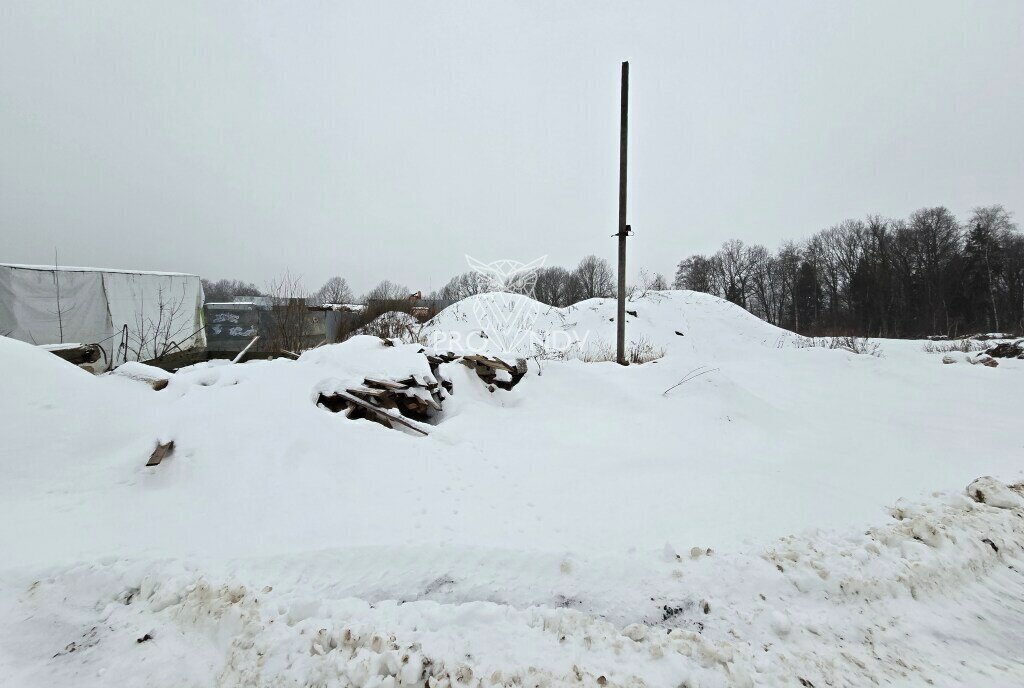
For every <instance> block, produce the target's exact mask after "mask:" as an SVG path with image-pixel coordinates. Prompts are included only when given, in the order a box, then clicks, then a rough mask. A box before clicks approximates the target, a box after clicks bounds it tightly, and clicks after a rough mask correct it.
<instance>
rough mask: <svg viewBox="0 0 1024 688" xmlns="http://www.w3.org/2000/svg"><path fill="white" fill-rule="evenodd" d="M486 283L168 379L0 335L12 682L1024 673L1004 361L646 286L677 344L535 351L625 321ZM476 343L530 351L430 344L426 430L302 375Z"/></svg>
mask: <svg viewBox="0 0 1024 688" xmlns="http://www.w3.org/2000/svg"><path fill="white" fill-rule="evenodd" d="M521 299H522V297H519V299H517V301H518V302H519V303H520V304H521V305H524V306H531V304H533V303H535V302H529V301H528V300H521ZM507 305H508V302H506V306H507ZM513 306H514V304H513ZM484 307H487V304H479V303H476V302H475V301H474V300H473V299H469V300H466V301H463V302H461V303H459V304H456V305H455V306H453V307H452V308H449V309H446V310H445V311H444V312H442V313H441V314H439V315H438V316H437V318H435V319H434V320H432V321H431V322H430V323H429V324H428V327H427V328H425V333H424V334H426V335H429V336H431V337H434V341H433V343H431V342H430V341H426V340H425V341H424V342H421V343H410V344H401V343H392V344H393V345H392V346H386V345H385V344H384V343H383V342H382V341H381V340H380V339H379V338H376V337H369V336H357V337H354V338H352V339H350V340H348V341H346V342H344V343H342V344H337V345H330V346H324V347H320V348H318V349H315V350H312V351H309V352H306V353H305V354H303V355H302V356H301V357H300V358H299V359H298V360H288V359H277V360H273V361H251V362H247V363H244V364H230V363H228V362H226V361H212V362H209V363H205V364H200V365H196V366H192V367H189V368H186V369H183V370H181V371H179V372H177V373H175V374H172V375H167V376H165V378H162V379H161V380H160V381H161V382H166V386H165V387H163V388H162V389H159V390H156V389H155V388H154V386H151V385H150V384H141V383H140V382H139V379H148V378H149V377H150V373H151V372H152V371H147V370H144V369H142V368H140V367H138V366H131V367H129V368H128V369H127V370H126V371H123V373H125V374H113V375H105V376H100V377H93V376H90V375H88V374H86V373H84V372H83V371H81V370H78V369H77V368H75V367H74V366H72V365H70V364H68V363H66V362H64V361H61V360H59V359H58V358H57V357H56V356H53V355H52V354H49V353H47V352H45V351H42V350H40V349H38V348H36V347H31V346H28V345H24V344H21V343H18V342H12V341H11V340H7V339H3V338H0V379H3V380H4V381H5V389H4V391H5V394H3V395H0V399H2V401H0V436H2V437H3V438H4V442H5V450H6V451H5V452H4V457H3V458H2V459H0V551H2V552H4V565H0V618H2V619H3V620H4V621H5V622H6V623H4V624H0V676H2V677H4V679H5V681H6V682H8V683H11V684H12V685H18V686H49V685H76V686H86V687H88V686H101V685H110V684H112V683H122V684H127V685H141V684H145V685H154V686H160V685H167V686H180V685H211V684H213V685H226V686H229V685H239V686H241V685H246V686H248V685H307V684H312V685H339V686H345V685H353V686H356V685H423V684H424V682H426V683H427V684H428V685H432V686H437V685H447V686H450V687H451V688H454V687H455V686H460V685H492V684H497V685H501V684H502V683H504V684H511V685H562V684H569V685H583V686H587V685H602V686H608V685H612V686H615V685H628V686H637V685H647V686H663V685H664V686H678V685H681V684H686V685H690V686H697V685H702V686H707V685H710V686H715V685H801V684H802V685H816V686H822V685H830V684H832V685H868V684H871V683H872V682H877V683H878V684H882V685H926V684H928V683H929V682H930V683H932V684H933V685H940V686H941V685H950V686H952V685H964V684H972V683H975V684H976V683H978V681H983V682H985V683H986V684H988V685H1021V683H1022V681H1024V676H1022V665H1021V664H1020V662H1019V629H1020V628H1021V626H1022V624H1024V606H1022V605H1021V604H1020V603H1019V600H1021V599H1024V590H1022V588H1024V579H1022V578H1021V576H1020V575H1019V573H1018V571H1019V570H1020V566H1021V564H1022V563H1024V562H1021V558H1022V547H1024V542H1022V539H1024V510H1022V509H1021V508H1020V505H1019V499H1020V497H1019V488H1017V487H1010V486H1009V485H1011V484H1015V483H1019V482H1020V481H1021V476H1022V475H1024V473H1022V468H1024V467H1022V465H1021V462H1020V458H1019V457H1020V428H1019V421H1020V419H1019V394H1020V392H1019V390H1020V375H1021V374H1022V371H1024V361H1021V360H1019V359H1001V365H1000V367H999V368H996V369H992V368H986V367H984V366H969V365H951V366H943V365H938V364H937V361H936V358H935V357H933V356H930V355H928V354H927V353H925V351H924V349H923V343H922V342H899V341H890V340H881V341H879V342H877V344H879V346H880V354H881V355H879V356H872V355H859V354H856V353H852V352H850V351H845V350H842V349H836V348H823V347H817V346H815V347H807V346H802V345H801V341H802V340H801V339H800V338H797V337H796V336H795V335H792V334H791V333H788V332H786V331H784V330H780V329H778V328H775V327H772V326H770V325H767V324H765V323H763V322H761V321H759V320H757V319H756V318H754V317H753V316H751V315H749V314H748V313H746V312H744V311H742V310H741V309H738V308H737V307H736V306H733V305H731V304H728V303H726V302H724V301H721V300H719V299H715V298H714V297H710V296H706V295H702V294H695V293H691V292H666V293H660V294H657V295H653V294H652V295H648V296H647V297H645V298H641V299H637V300H635V301H633V302H631V303H630V304H629V310H630V311H632V312H634V313H635V315H630V322H629V329H628V332H629V338H630V339H631V340H639V339H640V338H643V340H644V341H646V342H649V343H650V345H651V346H653V347H656V348H659V349H662V350H663V351H664V356H662V357H661V358H658V359H657V360H656V361H654V362H652V363H648V364H645V365H634V366H629V367H621V366H618V365H616V364H614V363H601V362H597V363H587V362H584V361H583V360H580V359H581V358H585V356H583V355H576V354H573V353H572V350H571V349H572V346H573V344H570V345H569V348H563V349H558V348H557V347H556V346H554V340H555V339H557V338H565V340H566V341H568V340H569V338H571V337H575V339H572V340H571V341H572V342H575V346H576V349H575V351H577V352H580V351H583V350H584V349H583V348H582V347H583V346H585V345H591V344H592V343H594V342H600V341H605V342H614V323H613V322H611V321H610V320H609V318H611V317H612V316H613V314H614V304H613V303H612V302H610V301H602V300H592V301H588V302H584V303H583V304H578V305H577V306H576V307H573V308H570V309H548V308H547V307H544V310H543V311H539V312H537V314H536V318H535V319H534V320H533V321H532V322H528V321H525V320H523V321H520V320H516V319H515V318H511V317H510V318H509V319H505V320H501V319H500V318H503V317H504V316H502V313H501V312H500V311H485V310H483V308H484ZM481 312H482V313H484V315H486V316H488V317H490V318H491V319H492V320H491V321H490V322H493V324H494V326H493V327H491V328H490V330H491V331H490V333H488V327H487V326H486V322H488V321H487V320H486V319H485V320H484V324H482V322H481V320H480V319H479V318H478V315H479V314H480V313H481ZM516 317H519V316H516ZM481 331H483V333H484V334H486V335H487V336H486V337H479V336H478V334H479V333H480V332H481ZM517 333H525V334H526V335H528V338H527V339H526V341H525V345H524V342H519V341H517V340H516V335H517ZM558 333H562V334H558ZM535 334H536V337H537V338H536V339H533V340H531V339H530V338H529V337H534V335H535ZM469 339H478V340H479V341H477V342H476V343H475V344H474V346H479V347H481V348H482V349H483V353H486V354H488V355H493V354H501V355H502V356H504V355H506V354H507V355H510V356H515V357H521V356H523V357H526V356H528V358H529V369H528V371H527V374H526V376H525V377H523V378H522V379H521V380H520V381H519V383H518V384H517V385H516V386H515V387H514V388H513V389H511V390H509V391H506V390H503V389H495V390H494V391H489V389H488V387H487V386H486V385H484V384H483V383H482V382H481V380H480V379H479V377H477V375H476V373H475V372H473V371H472V370H470V368H468V367H466V366H465V365H463V364H461V363H459V362H457V361H453V362H449V363H442V364H440V373H442V374H443V378H445V379H447V380H450V381H451V383H452V387H453V393H452V394H451V395H450V397H447V398H446V399H445V401H444V407H443V410H442V411H440V412H439V413H438V414H436V416H433V417H432V418H431V419H430V423H431V424H432V425H425V427H427V428H428V429H429V431H430V433H429V436H427V437H420V436H414V435H413V434H406V433H403V432H396V431H394V430H390V429H387V428H384V427H382V426H381V425H379V424H377V423H373V422H370V421H368V420H354V419H347V418H345V417H344V414H334V413H330V412H328V411H327V410H325V409H324V408H320V407H318V406H317V404H316V400H317V399H318V398H319V395H320V394H321V393H326V394H330V393H333V392H335V391H338V390H345V389H351V388H352V387H353V386H358V385H360V384H362V383H363V382H364V381H365V379H366V378H368V377H373V378H380V379H384V380H397V379H404V378H408V377H413V376H417V375H418V376H427V375H429V374H431V368H430V362H429V361H428V359H427V356H428V355H431V354H432V353H434V352H436V350H440V349H445V350H448V349H449V348H455V344H456V343H465V342H466V341H467V340H469ZM537 342H540V344H541V347H542V348H543V347H545V346H546V345H547V344H546V343H551V344H552V346H551V351H553V352H555V353H554V354H551V355H549V354H550V352H545V351H538V350H537V349H536V348H535V345H536V344H537ZM434 346H436V349H435V348H434ZM567 351H568V352H569V353H566V352H567ZM559 352H561V353H559ZM460 353H464V352H460ZM172 440H173V441H174V443H175V450H174V453H173V454H172V455H170V456H169V457H167V458H165V459H164V460H163V462H162V463H161V464H160V465H159V466H155V467H146V466H145V465H144V464H145V463H146V460H147V458H148V457H149V455H150V453H151V452H152V450H153V448H154V446H155V445H156V443H157V442H169V441H172ZM982 475H984V476H992V477H991V478H984V479H981V480H979V481H975V479H976V478H977V477H978V476H982ZM972 481H974V482H972ZM968 484H971V487H970V488H969V490H968V493H969V495H970V496H968V495H966V494H964V489H963V488H964V486H965V485H968ZM931 490H940V491H941V492H939V493H931V492H930V491H931ZM901 498H907V499H906V500H905V499H901ZM908 500H909V501H908ZM894 505H895V506H894ZM147 636H148V637H147ZM802 682H805V683H802Z"/></svg>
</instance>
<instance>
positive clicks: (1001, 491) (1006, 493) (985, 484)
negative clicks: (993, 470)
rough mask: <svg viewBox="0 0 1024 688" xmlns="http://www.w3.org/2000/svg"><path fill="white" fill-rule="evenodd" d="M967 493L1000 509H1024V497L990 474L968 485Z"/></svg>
mask: <svg viewBox="0 0 1024 688" xmlns="http://www.w3.org/2000/svg"><path fill="white" fill-rule="evenodd" d="M967 494H968V495H970V496H971V499H973V500H974V501H976V502H981V503H982V504H988V505H989V506H994V507H998V508H1000V509H1024V497H1021V496H1020V494H1019V493H1017V492H1016V491H1014V490H1012V489H1011V488H1009V487H1007V486H1006V485H1004V484H1003V483H1001V482H999V481H998V480H996V479H995V478H993V477H992V476H989V475H986V476H982V477H981V478H978V479H976V480H974V481H973V482H972V483H971V484H970V485H968V486H967Z"/></svg>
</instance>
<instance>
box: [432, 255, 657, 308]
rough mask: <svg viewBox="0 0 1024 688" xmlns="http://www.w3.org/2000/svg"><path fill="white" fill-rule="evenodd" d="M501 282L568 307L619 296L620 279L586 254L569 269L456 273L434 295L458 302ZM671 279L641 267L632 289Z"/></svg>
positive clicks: (602, 262)
mask: <svg viewBox="0 0 1024 688" xmlns="http://www.w3.org/2000/svg"><path fill="white" fill-rule="evenodd" d="M499 284H501V285H502V286H503V287H504V290H505V291H511V292H516V293H525V294H529V293H531V291H532V296H533V298H535V299H537V300H538V301H540V302H541V303H546V304H548V305H550V306H558V307H560V308H564V307H565V306H571V305H572V304H574V303H579V302H580V301H583V300H585V299H592V298H608V297H612V296H615V293H616V279H615V272H614V271H613V270H612V267H611V265H610V264H609V263H608V261H607V260H605V259H604V258H598V257H597V256H593V255H590V256H586V257H585V258H583V260H581V261H580V262H579V264H578V265H577V266H576V267H575V268H573V269H571V270H569V269H566V268H563V267H560V266H557V265H552V266H547V267H540V268H537V269H536V270H524V271H523V272H522V273H519V274H517V275H514V276H513V277H512V278H511V279H507V280H503V276H500V275H491V274H489V273H488V272H487V271H486V270H470V271H468V272H464V273H462V274H461V275H458V276H456V277H453V278H452V279H451V280H449V281H448V283H447V284H446V285H445V286H444V287H442V288H441V289H438V290H437V291H435V292H433V293H432V294H431V295H430V297H429V298H430V299H431V300H433V301H437V302H440V303H454V302H455V301H459V300H461V299H464V298H466V297H467V296H474V295H476V294H484V293H487V292H490V291H494V290H495V288H496V287H497V286H499ZM668 288H669V284H668V281H667V280H666V279H665V278H664V277H663V276H661V275H657V274H654V275H649V274H648V273H646V272H645V271H643V270H641V271H640V279H639V282H638V284H637V285H635V286H630V287H629V291H630V292H635V291H637V290H639V289H644V290H648V291H657V290H663V289H668Z"/></svg>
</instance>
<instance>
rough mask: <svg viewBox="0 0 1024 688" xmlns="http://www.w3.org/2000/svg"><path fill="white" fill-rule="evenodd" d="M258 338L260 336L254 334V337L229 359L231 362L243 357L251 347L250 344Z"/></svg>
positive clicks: (236, 361)
mask: <svg viewBox="0 0 1024 688" xmlns="http://www.w3.org/2000/svg"><path fill="white" fill-rule="evenodd" d="M259 338H260V336H259V335H256V336H255V337H253V338H252V341H251V342H249V343H248V344H246V346H245V348H244V349H242V350H241V351H239V352H238V355H237V356H235V357H234V358H232V359H231V362H232V363H238V362H239V361H241V360H242V359H243V358H244V357H245V355H246V354H247V353H249V349H251V348H252V345H253V344H255V343H256V340H257V339H259Z"/></svg>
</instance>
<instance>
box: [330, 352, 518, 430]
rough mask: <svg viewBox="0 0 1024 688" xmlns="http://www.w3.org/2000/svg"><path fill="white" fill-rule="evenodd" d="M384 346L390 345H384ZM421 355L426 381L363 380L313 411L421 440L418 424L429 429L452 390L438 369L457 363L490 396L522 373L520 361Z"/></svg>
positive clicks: (419, 378)
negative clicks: (365, 422) (404, 430)
mask: <svg viewBox="0 0 1024 688" xmlns="http://www.w3.org/2000/svg"><path fill="white" fill-rule="evenodd" d="M384 343H385V346H393V345H394V344H393V343H392V342H389V341H388V340H384ZM423 353H425V355H426V357H427V362H428V364H429V365H430V374H429V375H420V374H413V375H410V376H409V377H407V378H403V379H399V380H392V379H383V378H376V377H367V378H364V379H363V383H362V384H361V385H357V386H355V387H349V388H348V389H346V390H344V391H343V392H334V393H330V394H326V393H321V394H320V395H319V397H318V398H317V405H320V406H323V407H324V408H326V409H328V410H329V411H333V412H334V413H344V414H345V417H346V418H352V419H357V418H366V419H369V420H372V421H374V422H377V423H380V424H381V425H384V426H385V427H388V428H393V427H394V424H396V423H397V424H398V425H401V426H404V427H406V428H409V429H411V430H414V431H415V432H418V433H419V434H421V435H426V434H427V432H426V430H424V429H423V428H422V427H421V426H420V424H422V423H429V422H430V421H431V419H432V418H433V417H434V416H435V415H437V413H439V412H440V411H441V409H442V403H443V401H444V399H446V398H447V397H448V396H449V395H451V393H452V389H453V387H452V383H451V380H449V379H447V378H446V377H445V376H444V375H443V374H442V373H441V371H440V367H441V364H442V363H452V362H454V361H461V362H462V364H463V365H465V366H467V367H469V368H471V369H473V370H474V371H475V372H476V374H477V376H478V377H479V378H480V379H481V380H482V381H483V382H484V383H485V384H486V385H488V388H489V389H490V390H491V391H492V392H493V391H494V389H495V388H501V389H505V390H510V389H512V388H513V387H515V386H516V384H517V383H518V382H519V381H520V380H521V379H523V376H525V375H526V371H527V367H526V360H525V359H518V360H516V362H515V364H509V363H508V362H506V361H503V360H501V359H500V358H496V357H487V356H482V355H479V354H467V355H464V356H460V355H458V354H455V353H453V352H450V351H449V352H440V353H439V352H432V353H426V352H423ZM410 421H414V422H410Z"/></svg>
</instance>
